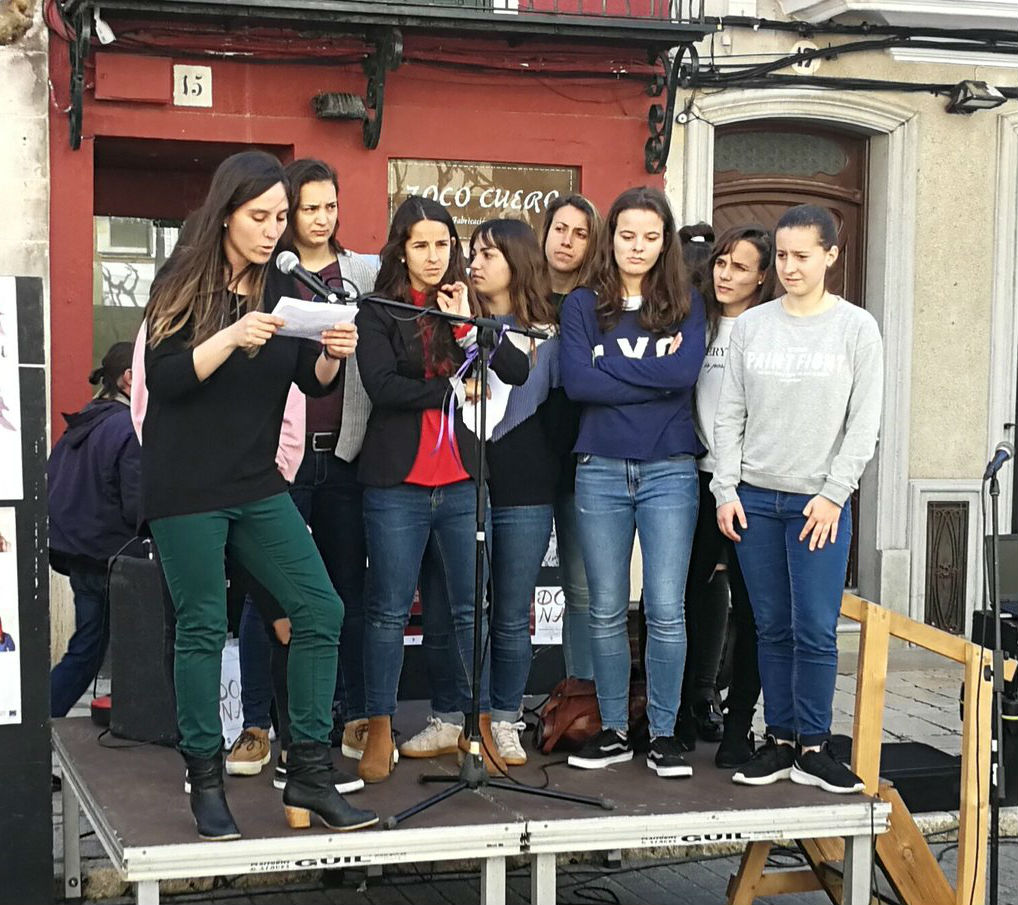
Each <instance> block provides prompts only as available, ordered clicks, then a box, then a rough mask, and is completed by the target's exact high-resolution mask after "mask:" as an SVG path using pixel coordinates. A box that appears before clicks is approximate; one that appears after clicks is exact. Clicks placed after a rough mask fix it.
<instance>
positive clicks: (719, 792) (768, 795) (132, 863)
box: [53, 718, 891, 905]
mask: <svg viewBox="0 0 1018 905" xmlns="http://www.w3.org/2000/svg"><path fill="white" fill-rule="evenodd" d="M97 735H98V730H97V729H96V727H94V726H93V725H92V724H91V722H90V721H89V720H88V719H87V718H76V719H63V720H55V721H54V722H53V749H54V751H55V753H56V758H57V761H58V763H59V765H60V768H61V771H62V773H63V785H62V795H63V843H64V892H65V895H66V896H67V897H68V898H77V897H80V896H81V892H82V891H81V860H80V847H79V842H80V839H79V816H80V814H81V812H84V814H85V816H86V817H87V818H88V821H89V823H90V824H91V825H92V827H93V828H94V830H95V834H96V837H97V838H98V839H99V841H100V843H101V844H102V846H103V848H104V849H105V851H106V854H107V855H108V856H109V858H110V860H111V861H112V862H113V865H114V867H115V868H116V870H117V871H118V872H119V874H120V876H121V877H122V878H123V879H124V880H125V881H126V882H129V883H131V884H133V885H134V887H135V897H136V901H137V902H138V903H139V905H157V903H158V902H159V881H160V880H164V879H173V878H181V877H184V878H193V877H205V876H221V875H237V874H249V873H265V872H274V871H292V870H302V869H326V870H329V869H337V868H349V867H367V866H369V865H386V864H399V863H408V862H419V861H452V860H455V861H462V860H468V859H478V860H479V861H480V862H481V868H480V889H481V902H482V903H483V905H504V902H505V901H506V859H507V858H509V857H512V856H514V855H523V856H529V857H530V859H531V902H532V903H534V905H553V903H554V902H555V897H556V867H555V865H556V856H557V855H558V854H560V853H570V852H581V851H585V852H590V851H614V850H618V849H633V850H638V849H649V848H661V847H665V846H669V847H672V846H674V847H682V846H693V845H703V844H705V843H711V842H727V843H741V842H745V843H751V842H760V841H784V840H787V841H792V840H796V839H825V838H828V839H830V838H838V837H840V838H843V839H844V841H845V879H844V900H843V901H844V903H845V905H868V903H869V901H870V881H871V871H872V867H873V849H874V844H875V837H876V836H877V835H879V834H881V833H884V832H886V831H887V829H888V826H889V819H890V814H891V805H890V804H888V803H886V802H884V801H881V800H880V799H878V798H872V797H868V796H865V795H851V796H835V795H829V794H827V793H825V792H822V791H820V790H817V789H812V788H806V787H803V786H796V785H794V784H791V783H780V784H777V785H774V786H769V787H763V788H757V789H747V788H745V787H736V786H734V785H732V784H731V783H730V782H729V780H728V774H727V773H725V772H723V771H720V770H717V769H716V768H715V767H714V766H713V764H712V763H711V753H712V752H708V751H701V752H696V753H695V754H694V755H692V757H691V759H692V762H693V764H694V768H695V770H696V775H697V776H698V777H701V781H700V783H699V784H696V783H697V780H696V778H694V779H693V780H664V779H659V778H658V777H657V776H655V775H654V774H653V773H652V772H651V771H649V770H648V769H647V768H646V767H645V766H644V765H643V763H642V760H643V758H642V757H639V756H637V758H635V759H634V762H633V763H630V764H623V765H620V766H618V767H615V768H612V769H610V770H606V771H584V770H570V769H568V768H566V767H561V768H560V769H556V770H553V771H551V773H549V774H548V775H549V776H552V774H554V775H553V776H552V787H555V788H562V789H566V790H569V791H576V792H580V793H583V794H597V793H598V792H600V791H603V790H605V789H606V788H608V787H609V786H610V787H611V788H612V796H613V797H614V799H615V801H616V804H617V808H616V810H614V811H597V812H596V816H595V812H592V811H590V810H587V809H582V808H579V807H577V806H575V805H569V804H564V803H561V802H554V801H551V802H549V801H546V800H544V799H537V800H535V799H533V798H531V797H530V796H522V795H521V796H515V795H512V794H511V793H506V792H499V791H497V790H487V791H484V792H481V793H475V794H470V795H468V796H465V797H463V798H459V799H457V800H456V805H452V804H443V805H441V806H439V807H436V808H433V809H431V810H430V811H428V812H427V815H426V816H425V815H421V816H420V817H418V818H414V819H413V820H412V821H410V825H409V826H406V827H400V828H398V829H394V830H368V831H362V832H355V833H335V832H330V831H328V830H325V829H322V830H321V832H318V831H314V830H312V831H307V830H305V831H290V830H288V829H287V828H286V825H285V823H284V821H283V815H282V808H281V805H280V803H279V800H278V799H279V793H278V792H275V790H273V789H272V786H271V783H270V781H269V779H268V777H267V776H264V775H263V776H262V777H254V778H244V779H236V778H233V777H228V778H227V790H228V794H229V797H230V802H231V807H232V808H233V810H234V814H235V816H236V817H237V819H238V823H240V824H241V829H242V830H245V829H247V830H248V831H251V835H250V836H246V837H245V838H243V839H240V840H237V841H235V842H222V843H210V842H201V841H199V840H198V839H197V837H195V836H194V835H193V833H194V828H193V825H192V824H191V823H190V814H189V811H188V807H187V799H186V797H185V796H184V795H183V793H182V791H181V779H182V776H183V766H182V763H181V761H180V759H179V757H178V756H177V755H176V754H175V753H174V752H173V751H170V750H168V749H159V748H156V747H155V746H143V747H139V748H133V749H131V750H123V749H121V750H117V751H109V750H107V749H105V748H103V747H102V746H100V745H99V744H97V741H96V736H97ZM552 760H553V758H546V757H543V756H542V755H533V756H532V757H531V763H530V764H528V765H527V767H525V768H519V769H514V770H513V775H514V776H516V777H518V778H520V779H521V780H523V781H527V782H535V781H537V780H538V779H539V778H540V776H541V772H540V766H541V764H545V765H547V764H549V763H550V762H551V761H552ZM556 760H560V759H559V758H556ZM436 769H438V770H444V771H447V772H450V773H452V772H454V771H455V759H452V758H445V759H436V760H432V761H420V762H416V763H415V762H413V761H408V760H406V759H404V760H401V761H400V764H399V766H398V767H397V769H396V773H395V774H394V776H393V777H392V778H391V779H390V780H389V781H388V782H386V783H382V784H379V785H377V786H369V787H368V788H367V789H366V790H365V791H363V792H361V793H358V794H357V795H356V797H355V800H356V802H357V803H358V804H359V805H361V806H364V807H368V806H370V807H373V808H375V809H376V810H377V811H378V812H379V815H380V816H381V817H383V818H384V817H385V816H387V815H388V814H389V813H392V812H394V811H395V810H397V809H398V807H399V806H400V805H401V804H405V803H406V802H407V801H412V800H414V797H415V796H419V794H420V791H419V789H420V787H419V786H418V785H417V782H416V777H417V775H418V773H420V772H435V770H436ZM267 772H268V773H269V774H271V767H269V768H267ZM606 783H607V785H606ZM694 784H696V785H694ZM242 787H246V789H245V791H249V792H250V794H248V795H245V794H243V793H242V792H241V791H240V789H241V788H242ZM663 791H664V792H667V793H668V794H667V795H665V796H662V794H661V793H662V792H663ZM673 792H674V797H675V799H676V800H674V801H668V800H667V799H668V798H669V797H671V794H672V793H673ZM694 792H695V794H691V793H694ZM272 796H274V797H272ZM662 797H664V798H665V799H666V800H665V801H662V800H661V799H662ZM705 799H708V800H711V799H713V800H716V807H715V808H714V809H711V808H710V807H707V806H704V800H705ZM683 800H685V801H686V803H687V804H688V805H689V807H690V809H689V810H677V809H674V806H675V805H676V804H678V803H679V802H680V801H683ZM739 801H744V802H745V804H746V805H747V806H746V807H739V806H736V802H739ZM669 805H670V806H671V807H669ZM154 815H158V816H159V823H158V824H156V823H155V822H154V820H153V816H154ZM415 824H417V825H415ZM421 824H423V825H421ZM259 833H260V834H259Z"/></svg>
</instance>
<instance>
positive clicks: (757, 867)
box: [728, 842, 773, 905]
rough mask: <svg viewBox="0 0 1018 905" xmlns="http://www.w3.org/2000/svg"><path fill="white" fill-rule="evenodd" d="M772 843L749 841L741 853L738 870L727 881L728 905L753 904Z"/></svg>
mask: <svg viewBox="0 0 1018 905" xmlns="http://www.w3.org/2000/svg"><path fill="white" fill-rule="evenodd" d="M772 845H773V843H770V842H751V843H750V844H749V845H747V846H746V850H745V851H744V852H743V853H742V861H741V862H740V863H739V870H738V871H737V872H736V873H735V874H733V875H732V878H731V879H730V880H729V881H728V905H753V900H754V899H755V898H756V897H757V889H758V887H759V886H760V884H761V883H762V882H763V875H764V867H766V865H767V856H768V855H769V854H770V853H771V847H772Z"/></svg>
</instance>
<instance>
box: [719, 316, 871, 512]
mask: <svg viewBox="0 0 1018 905" xmlns="http://www.w3.org/2000/svg"><path fill="white" fill-rule="evenodd" d="M882 396H883V343H882V342H881V339H880V331H879V330H878V329H877V322H876V321H875V320H874V319H873V316H872V315H871V314H869V313H867V312H866V311H864V310H863V309H862V308H859V307H856V306H855V305H852V304H850V303H849V302H846V301H845V300H844V299H843V298H840V297H839V298H838V299H837V301H836V302H835V303H834V304H833V305H832V306H831V307H830V308H828V309H827V310H826V311H824V312H822V313H821V314H817V315H813V316H811V317H793V316H792V315H791V314H789V313H788V312H787V311H785V309H784V307H782V304H781V301H780V299H775V300H774V301H772V302H767V303H766V304H764V305H759V306H757V307H756V308H751V309H750V310H749V311H746V312H745V313H744V314H742V315H741V316H740V317H739V319H738V320H737V321H736V322H735V328H734V329H733V331H732V339H731V344H730V345H729V347H728V356H727V361H726V364H725V376H724V382H723V384H722V387H721V399H720V400H719V402H718V411H717V416H716V418H715V421H714V448H715V453H716V456H717V464H716V466H715V468H714V479H713V480H712V481H711V485H710V489H711V491H712V492H713V493H714V498H715V499H716V500H717V504H718V505H719V506H720V505H721V504H722V503H730V502H732V501H734V500H737V499H738V494H737V492H736V488H737V487H738V485H739V482H740V481H744V482H745V483H747V484H752V485H753V486H756V487H763V488H766V489H768V490H780V491H784V492H786V493H805V494H809V495H811V496H815V495H817V494H820V495H821V496H823V497H826V498H827V499H829V500H831V501H832V502H834V503H837V504H838V505H839V506H844V504H845V501H846V500H847V499H848V498H849V496H851V494H852V491H853V490H855V489H856V487H858V486H859V478H860V476H861V475H862V472H863V469H864V468H865V467H866V463H867V462H869V460H870V459H871V458H872V456H873V450H874V448H875V446H876V443H877V432H878V430H879V427H880V408H881V402H882Z"/></svg>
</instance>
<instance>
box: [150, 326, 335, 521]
mask: <svg viewBox="0 0 1018 905" xmlns="http://www.w3.org/2000/svg"><path fill="white" fill-rule="evenodd" d="M189 338H190V330H189V329H188V328H186V327H185V328H184V329H182V330H179V331H178V332H177V333H175V334H174V335H173V336H171V337H169V338H168V339H165V340H163V342H161V343H160V344H159V345H158V346H156V348H154V349H153V348H151V347H149V348H147V349H146V350H145V384H146V387H147V388H148V393H149V401H148V409H147V411H146V413H145V428H144V429H145V443H144V444H143V445H142V458H141V465H142V513H143V515H144V517H145V518H146V519H148V520H151V519H155V518H163V517H165V516H170V515H188V514H191V513H196V512H210V511H212V510H215V509H224V508H227V507H229V506H238V505H241V504H243V503H251V502H254V501H255V500H261V499H265V498H266V497H269V496H272V495H274V494H277V493H282V492H283V491H285V490H286V482H285V481H284V480H283V477H282V475H280V473H279V469H278V468H277V467H276V448H277V447H278V445H279V431H280V427H281V426H282V423H283V409H284V407H285V405H286V397H287V394H288V393H289V390H290V384H291V383H296V384H297V386H298V387H299V388H300V389H301V390H302V391H303V392H304V393H306V394H307V395H308V396H324V395H325V394H327V393H329V392H330V391H331V389H332V385H331V384H330V385H329V386H322V384H321V383H319V381H318V378H317V377H316V376H315V362H316V360H317V358H318V356H319V348H320V347H319V346H318V345H317V343H312V342H308V341H306V340H300V339H293V338H289V337H283V336H274V337H273V338H272V339H270V340H269V341H268V342H267V343H266V344H265V345H264V346H262V347H261V349H259V351H258V354H257V355H255V356H254V357H250V356H249V355H248V354H247V352H245V351H244V350H242V349H237V350H235V351H234V352H233V353H232V354H231V355H230V357H229V358H227V359H226V361H225V362H223V364H222V365H220V366H219V367H218V368H217V369H216V370H215V371H214V372H213V373H212V374H211V375H209V377H207V378H206V379H205V380H204V381H199V380H198V375H197V374H195V371H194V358H193V349H192V348H191V347H190V346H189V345H188V340H189Z"/></svg>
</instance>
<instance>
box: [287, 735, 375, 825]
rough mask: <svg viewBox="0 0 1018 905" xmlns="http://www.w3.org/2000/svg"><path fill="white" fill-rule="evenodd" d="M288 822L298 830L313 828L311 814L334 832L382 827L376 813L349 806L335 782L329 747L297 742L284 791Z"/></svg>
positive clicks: (292, 747)
mask: <svg viewBox="0 0 1018 905" xmlns="http://www.w3.org/2000/svg"><path fill="white" fill-rule="evenodd" d="M283 806H284V811H285V812H286V822H287V823H288V824H289V825H290V826H291V827H292V828H293V829H295V830H298V829H303V828H305V827H309V826H310V825H311V814H312V813H314V814H317V815H318V817H319V819H320V820H321V821H322V823H324V824H325V825H326V826H327V827H328V828H329V829H331V830H359V829H363V828H364V827H367V826H373V825H374V824H376V823H378V815H377V814H375V812H374V811H364V810H361V809H360V808H355V807H353V806H352V805H350V804H348V803H347V800H346V799H345V798H344V797H343V796H342V795H340V794H339V792H337V791H336V786H335V784H334V783H333V780H332V755H331V754H330V752H329V747H328V745H324V744H319V743H318V742H293V743H291V745H290V747H289V748H288V749H287V752H286V788H285V789H283Z"/></svg>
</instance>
